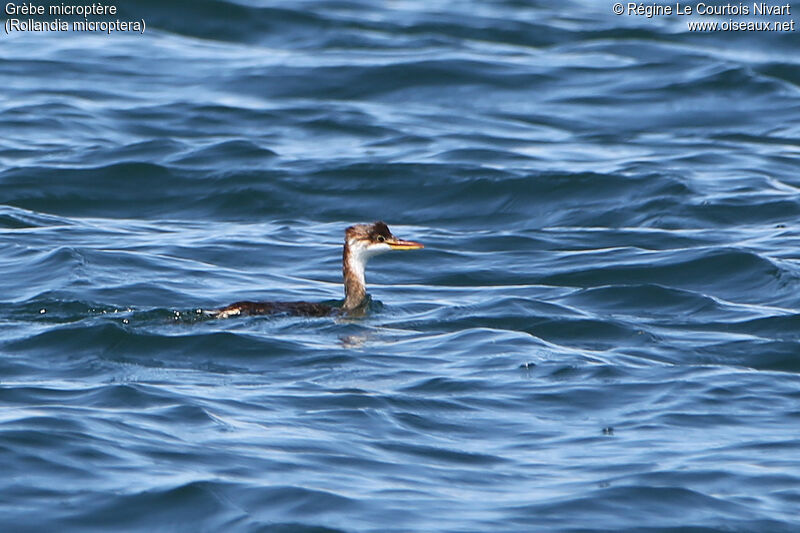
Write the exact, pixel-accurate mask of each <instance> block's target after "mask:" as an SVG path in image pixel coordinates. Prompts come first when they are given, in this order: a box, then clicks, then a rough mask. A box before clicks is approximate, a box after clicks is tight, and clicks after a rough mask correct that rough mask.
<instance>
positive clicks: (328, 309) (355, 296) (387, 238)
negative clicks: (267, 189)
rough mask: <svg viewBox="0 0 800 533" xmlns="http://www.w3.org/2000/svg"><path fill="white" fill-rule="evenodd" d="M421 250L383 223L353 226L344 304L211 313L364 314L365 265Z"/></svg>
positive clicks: (236, 307)
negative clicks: (380, 257) (397, 252)
mask: <svg viewBox="0 0 800 533" xmlns="http://www.w3.org/2000/svg"><path fill="white" fill-rule="evenodd" d="M419 248H424V246H423V245H422V244H420V243H418V242H414V241H405V240H403V239H398V238H397V237H395V236H394V235H392V232H391V231H389V227H388V226H387V225H386V223H384V222H380V221H378V222H375V223H373V224H356V225H354V226H350V227H349V228H347V229H346V230H345V232H344V250H343V251H342V275H343V277H344V303H342V306H341V307H334V306H331V305H328V304H324V303H313V302H249V301H245V302H236V303H234V304H231V305H229V306H227V307H223V308H222V309H218V310H216V311H212V312H211V314H212V315H213V316H216V317H217V318H228V317H231V316H239V315H271V314H278V313H284V314H290V315H301V316H327V315H332V314H351V315H358V314H363V313H364V309H365V307H366V305H367V303H368V302H369V297H368V296H367V284H366V278H365V269H366V266H367V261H368V260H369V259H370V258H371V257H373V256H376V255H380V254H382V253H386V252H390V251H392V250H416V249H419Z"/></svg>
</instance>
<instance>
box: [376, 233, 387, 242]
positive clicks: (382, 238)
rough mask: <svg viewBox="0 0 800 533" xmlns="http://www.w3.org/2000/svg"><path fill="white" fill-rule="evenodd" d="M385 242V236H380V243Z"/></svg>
mask: <svg viewBox="0 0 800 533" xmlns="http://www.w3.org/2000/svg"><path fill="white" fill-rule="evenodd" d="M385 240H386V238H385V237H384V236H383V235H378V242H383V241H385Z"/></svg>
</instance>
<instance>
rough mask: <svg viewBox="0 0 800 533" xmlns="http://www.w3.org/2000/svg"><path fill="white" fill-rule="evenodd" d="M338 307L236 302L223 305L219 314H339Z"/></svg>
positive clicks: (301, 303) (315, 304) (310, 304)
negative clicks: (226, 305)
mask: <svg viewBox="0 0 800 533" xmlns="http://www.w3.org/2000/svg"><path fill="white" fill-rule="evenodd" d="M339 312H340V311H339V308H338V307H332V306H330V305H327V304H318V303H313V302H236V303H235V304H231V305H229V306H228V307H223V308H222V309H220V310H219V313H218V314H217V316H218V317H220V318H226V317H229V316H241V315H282V314H286V315H294V316H330V315H336V314H339Z"/></svg>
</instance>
